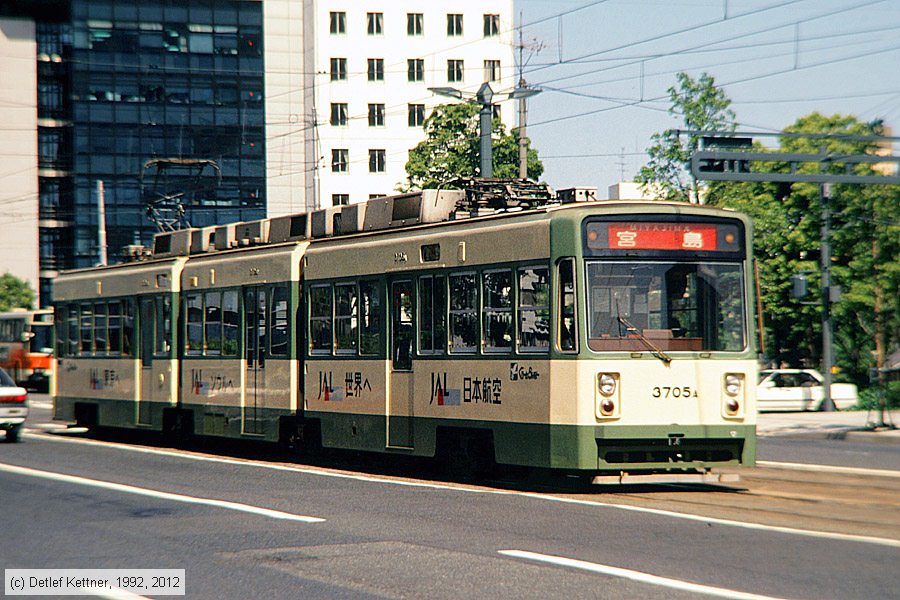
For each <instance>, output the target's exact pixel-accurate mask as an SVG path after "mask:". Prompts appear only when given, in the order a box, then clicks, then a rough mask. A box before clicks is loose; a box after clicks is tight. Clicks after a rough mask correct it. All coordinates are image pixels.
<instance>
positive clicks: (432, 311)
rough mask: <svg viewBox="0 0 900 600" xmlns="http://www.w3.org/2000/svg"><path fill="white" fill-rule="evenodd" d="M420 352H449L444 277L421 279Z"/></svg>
mask: <svg viewBox="0 0 900 600" xmlns="http://www.w3.org/2000/svg"><path fill="white" fill-rule="evenodd" d="M419 352H420V353H422V354H444V353H446V352H447V284H446V283H445V281H444V277H443V275H436V276H434V277H422V278H420V279H419Z"/></svg>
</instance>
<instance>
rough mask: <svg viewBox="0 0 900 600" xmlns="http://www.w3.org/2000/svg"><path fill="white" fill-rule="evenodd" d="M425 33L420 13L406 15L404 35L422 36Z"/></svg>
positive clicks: (423, 19) (423, 20)
mask: <svg viewBox="0 0 900 600" xmlns="http://www.w3.org/2000/svg"><path fill="white" fill-rule="evenodd" d="M424 31H425V15H423V14H422V13H406V35H423V33H424Z"/></svg>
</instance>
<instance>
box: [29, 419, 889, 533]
mask: <svg viewBox="0 0 900 600" xmlns="http://www.w3.org/2000/svg"><path fill="white" fill-rule="evenodd" d="M29 437H35V438H40V439H42V440H49V441H54V442H62V443H71V444H84V445H92V446H101V447H103V448H113V449H118V450H124V451H127V452H136V453H139V454H154V455H158V456H168V457H175V458H182V459H185V460H195V461H199V462H211V463H218V464H225V465H236V466H243V467H256V468H259V469H267V470H271V471H282V472H288V473H300V474H304V475H314V476H318V477H332V478H335V479H348V480H351V481H365V482H370V483H382V484H388V485H395V486H400V487H412V488H424V489H433V490H441V491H446V490H450V491H456V492H465V493H469V494H493V495H497V496H518V497H523V498H531V499H535V500H543V501H547V502H558V503H560V504H577V505H581V506H591V507H597V508H616V509H619V510H626V511H630V512H637V513H644V514H652V515H656V516H661V517H669V518H673V519H681V520H684V521H696V522H699V523H706V524H710V523H712V524H716V525H724V526H727V527H738V528H741V529H752V530H756V531H767V532H774V533H785V534H789V535H799V536H805V537H813V538H824V539H831V540H839V541H844V542H859V543H864V544H876V545H879V546H889V547H892V548H900V540H893V539H889V538H880V537H873V536H866V535H854V534H848V533H833V532H828V531H816V530H813V529H796V528H793V527H782V526H779V525H763V524H761V523H744V522H742V521H732V520H729V519H719V518H716V517H704V516H701V515H692V514H688V513H680V512H674V511H669V510H663V509H659V508H646V507H641V506H632V505H629V504H618V503H613V502H600V501H598V500H582V499H579V498H560V497H557V496H551V495H549V494H541V493H537V492H517V491H511V490H491V489H477V488H470V487H462V486H458V485H454V484H439V483H424V482H418V481H400V480H396V479H389V478H386V477H378V476H373V475H361V474H358V473H347V472H342V471H335V470H323V469H316V468H312V467H294V466H289V465H281V464H272V463H266V462H260V461H251V460H237V459H233V458H221V457H217V456H209V455H200V454H192V453H187V454H186V453H183V452H175V451H172V450H162V449H159V448H147V447H142V446H130V445H128V444H120V443H117V442H99V441H96V440H87V439H80V438H65V437H59V436H54V435H45V434H29Z"/></svg>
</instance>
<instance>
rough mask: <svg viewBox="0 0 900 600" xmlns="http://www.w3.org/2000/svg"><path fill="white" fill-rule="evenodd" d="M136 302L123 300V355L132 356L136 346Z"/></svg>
mask: <svg viewBox="0 0 900 600" xmlns="http://www.w3.org/2000/svg"><path fill="white" fill-rule="evenodd" d="M133 344H134V302H132V301H131V300H124V301H123V302H122V356H131V355H132V352H131V349H132V348H133V347H134V345H133Z"/></svg>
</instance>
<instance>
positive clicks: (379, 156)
mask: <svg viewBox="0 0 900 600" xmlns="http://www.w3.org/2000/svg"><path fill="white" fill-rule="evenodd" d="M369 173H384V150H369Z"/></svg>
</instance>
